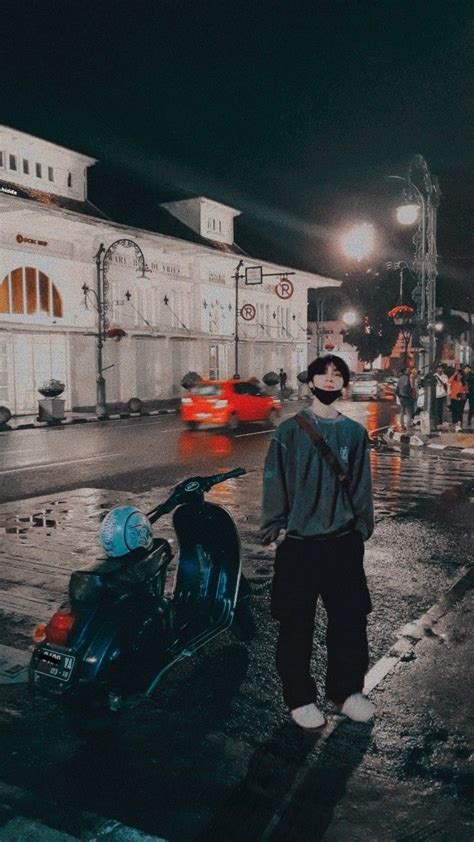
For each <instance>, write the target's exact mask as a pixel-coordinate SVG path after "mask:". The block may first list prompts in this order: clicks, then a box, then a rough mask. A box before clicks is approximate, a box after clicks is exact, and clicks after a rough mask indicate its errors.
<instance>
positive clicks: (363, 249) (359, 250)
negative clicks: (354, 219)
mask: <svg viewBox="0 0 474 842" xmlns="http://www.w3.org/2000/svg"><path fill="white" fill-rule="evenodd" d="M374 244H375V231H374V226H373V225H371V224H370V223H369V222H362V223H360V224H359V225H354V226H353V227H352V228H349V230H348V231H346V233H345V234H343V235H342V237H341V248H342V250H343V252H344V254H345V255H346V257H350V258H354V259H355V260H357V261H358V262H359V263H360V261H361V260H363V259H364V257H367V256H368V255H369V254H370V253H371V252H372V251H373V249H374Z"/></svg>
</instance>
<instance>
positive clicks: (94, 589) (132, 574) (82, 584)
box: [69, 538, 173, 603]
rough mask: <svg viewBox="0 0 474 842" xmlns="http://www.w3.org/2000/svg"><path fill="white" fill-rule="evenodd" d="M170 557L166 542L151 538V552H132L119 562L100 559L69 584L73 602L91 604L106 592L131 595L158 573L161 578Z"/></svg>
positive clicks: (73, 577) (121, 595) (118, 560)
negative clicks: (160, 573) (160, 574)
mask: <svg viewBox="0 0 474 842" xmlns="http://www.w3.org/2000/svg"><path fill="white" fill-rule="evenodd" d="M172 557H173V553H172V550H171V547H170V545H169V543H168V541H165V540H164V539H163V538H155V539H154V541H153V547H152V549H151V550H144V549H139V550H134V551H133V552H130V553H127V554H126V555H123V556H120V557H119V558H115V559H112V558H106V559H101V560H100V561H99V562H97V563H96V564H95V565H94V566H93V567H92V568H90V569H89V570H76V571H75V573H73V574H72V576H71V578H70V580H69V595H70V598H71V601H73V602H76V603H77V602H95V601H96V600H97V599H98V597H99V594H100V593H102V592H103V591H104V590H108V591H109V592H111V593H113V594H114V595H115V596H120V597H124V596H127V595H129V594H130V593H131V592H132V591H135V590H136V589H137V587H139V586H141V585H143V584H144V583H146V582H148V581H149V580H151V579H153V577H154V576H155V575H156V574H157V573H158V572H159V571H160V570H161V571H163V574H164V573H165V571H166V567H167V566H168V564H169V562H170V561H171V559H172Z"/></svg>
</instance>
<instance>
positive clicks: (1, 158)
mask: <svg viewBox="0 0 474 842" xmlns="http://www.w3.org/2000/svg"><path fill="white" fill-rule="evenodd" d="M0 167H2V169H3V152H0Z"/></svg>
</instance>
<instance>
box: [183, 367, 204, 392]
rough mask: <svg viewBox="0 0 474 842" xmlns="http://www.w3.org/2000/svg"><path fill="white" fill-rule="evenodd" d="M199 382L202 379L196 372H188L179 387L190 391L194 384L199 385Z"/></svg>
mask: <svg viewBox="0 0 474 842" xmlns="http://www.w3.org/2000/svg"><path fill="white" fill-rule="evenodd" d="M201 381H202V377H201V375H200V374H198V373H197V371H188V373H187V374H185V375H184V377H183V379H182V380H181V386H182V387H183V389H192V388H193V386H195V385H196V383H200V382H201Z"/></svg>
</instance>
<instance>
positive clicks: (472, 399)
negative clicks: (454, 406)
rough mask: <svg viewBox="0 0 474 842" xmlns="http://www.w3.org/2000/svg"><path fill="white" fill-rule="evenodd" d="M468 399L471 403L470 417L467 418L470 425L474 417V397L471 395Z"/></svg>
mask: <svg viewBox="0 0 474 842" xmlns="http://www.w3.org/2000/svg"><path fill="white" fill-rule="evenodd" d="M467 399H468V401H469V415H468V417H467V423H468V424H469V425H470V424H471V421H472V419H473V417H474V395H471V394H469V395H468V398H467Z"/></svg>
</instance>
